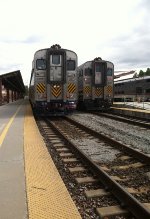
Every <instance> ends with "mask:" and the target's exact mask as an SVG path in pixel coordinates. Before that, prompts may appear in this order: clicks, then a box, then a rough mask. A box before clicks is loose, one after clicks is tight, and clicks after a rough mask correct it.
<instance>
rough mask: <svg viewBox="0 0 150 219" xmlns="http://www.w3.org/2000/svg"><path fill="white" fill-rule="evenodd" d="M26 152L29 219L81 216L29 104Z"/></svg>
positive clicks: (64, 218)
mask: <svg viewBox="0 0 150 219" xmlns="http://www.w3.org/2000/svg"><path fill="white" fill-rule="evenodd" d="M24 154H25V175H26V189H27V203H28V213H29V219H62V218H63V219H78V218H80V219H81V216H80V214H79V212H78V210H77V208H76V206H75V204H74V202H73V200H72V199H71V197H70V195H69V192H68V190H67V189H66V187H65V185H64V183H63V181H62V179H61V177H60V175H59V173H58V171H57V169H56V167H55V165H54V163H53V161H52V158H51V157H50V155H49V153H48V151H47V148H46V146H45V144H44V141H43V139H42V137H41V135H40V133H39V131H38V128H37V125H36V122H35V120H34V118H33V115H32V111H31V107H30V105H28V106H27V111H26V116H25V123H24Z"/></svg>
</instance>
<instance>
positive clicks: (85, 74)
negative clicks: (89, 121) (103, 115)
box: [77, 57, 114, 110]
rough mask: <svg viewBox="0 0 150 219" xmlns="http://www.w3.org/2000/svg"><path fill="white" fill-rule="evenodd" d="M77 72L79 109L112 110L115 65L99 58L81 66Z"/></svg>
mask: <svg viewBox="0 0 150 219" xmlns="http://www.w3.org/2000/svg"><path fill="white" fill-rule="evenodd" d="M77 71H78V109H80V110H108V109H110V107H111V106H112V104H113V96H114V64H113V63H112V62H109V61H105V60H102V59H101V58H100V57H98V58H95V59H94V60H92V61H87V62H85V63H84V64H82V65H80V66H79V67H78V69H77Z"/></svg>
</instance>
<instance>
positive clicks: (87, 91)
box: [84, 86, 91, 94]
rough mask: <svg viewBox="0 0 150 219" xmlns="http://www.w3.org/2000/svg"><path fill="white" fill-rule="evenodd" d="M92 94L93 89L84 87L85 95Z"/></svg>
mask: <svg viewBox="0 0 150 219" xmlns="http://www.w3.org/2000/svg"><path fill="white" fill-rule="evenodd" d="M90 92H91V88H90V87H89V86H85V87H84V93H86V94H88V93H90Z"/></svg>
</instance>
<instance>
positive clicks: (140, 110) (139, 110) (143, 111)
mask: <svg viewBox="0 0 150 219" xmlns="http://www.w3.org/2000/svg"><path fill="white" fill-rule="evenodd" d="M115 104H116V103H115ZM116 105H117V104H116ZM111 108H112V109H118V110H125V111H133V112H134V111H135V112H142V113H149V114H150V110H142V109H130V108H119V107H111Z"/></svg>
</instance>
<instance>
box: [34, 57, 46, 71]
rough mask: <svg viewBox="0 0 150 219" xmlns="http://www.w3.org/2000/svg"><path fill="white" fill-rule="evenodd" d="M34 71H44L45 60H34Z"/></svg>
mask: <svg viewBox="0 0 150 219" xmlns="http://www.w3.org/2000/svg"><path fill="white" fill-rule="evenodd" d="M36 69H37V70H45V69H46V60H45V59H37V60H36Z"/></svg>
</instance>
